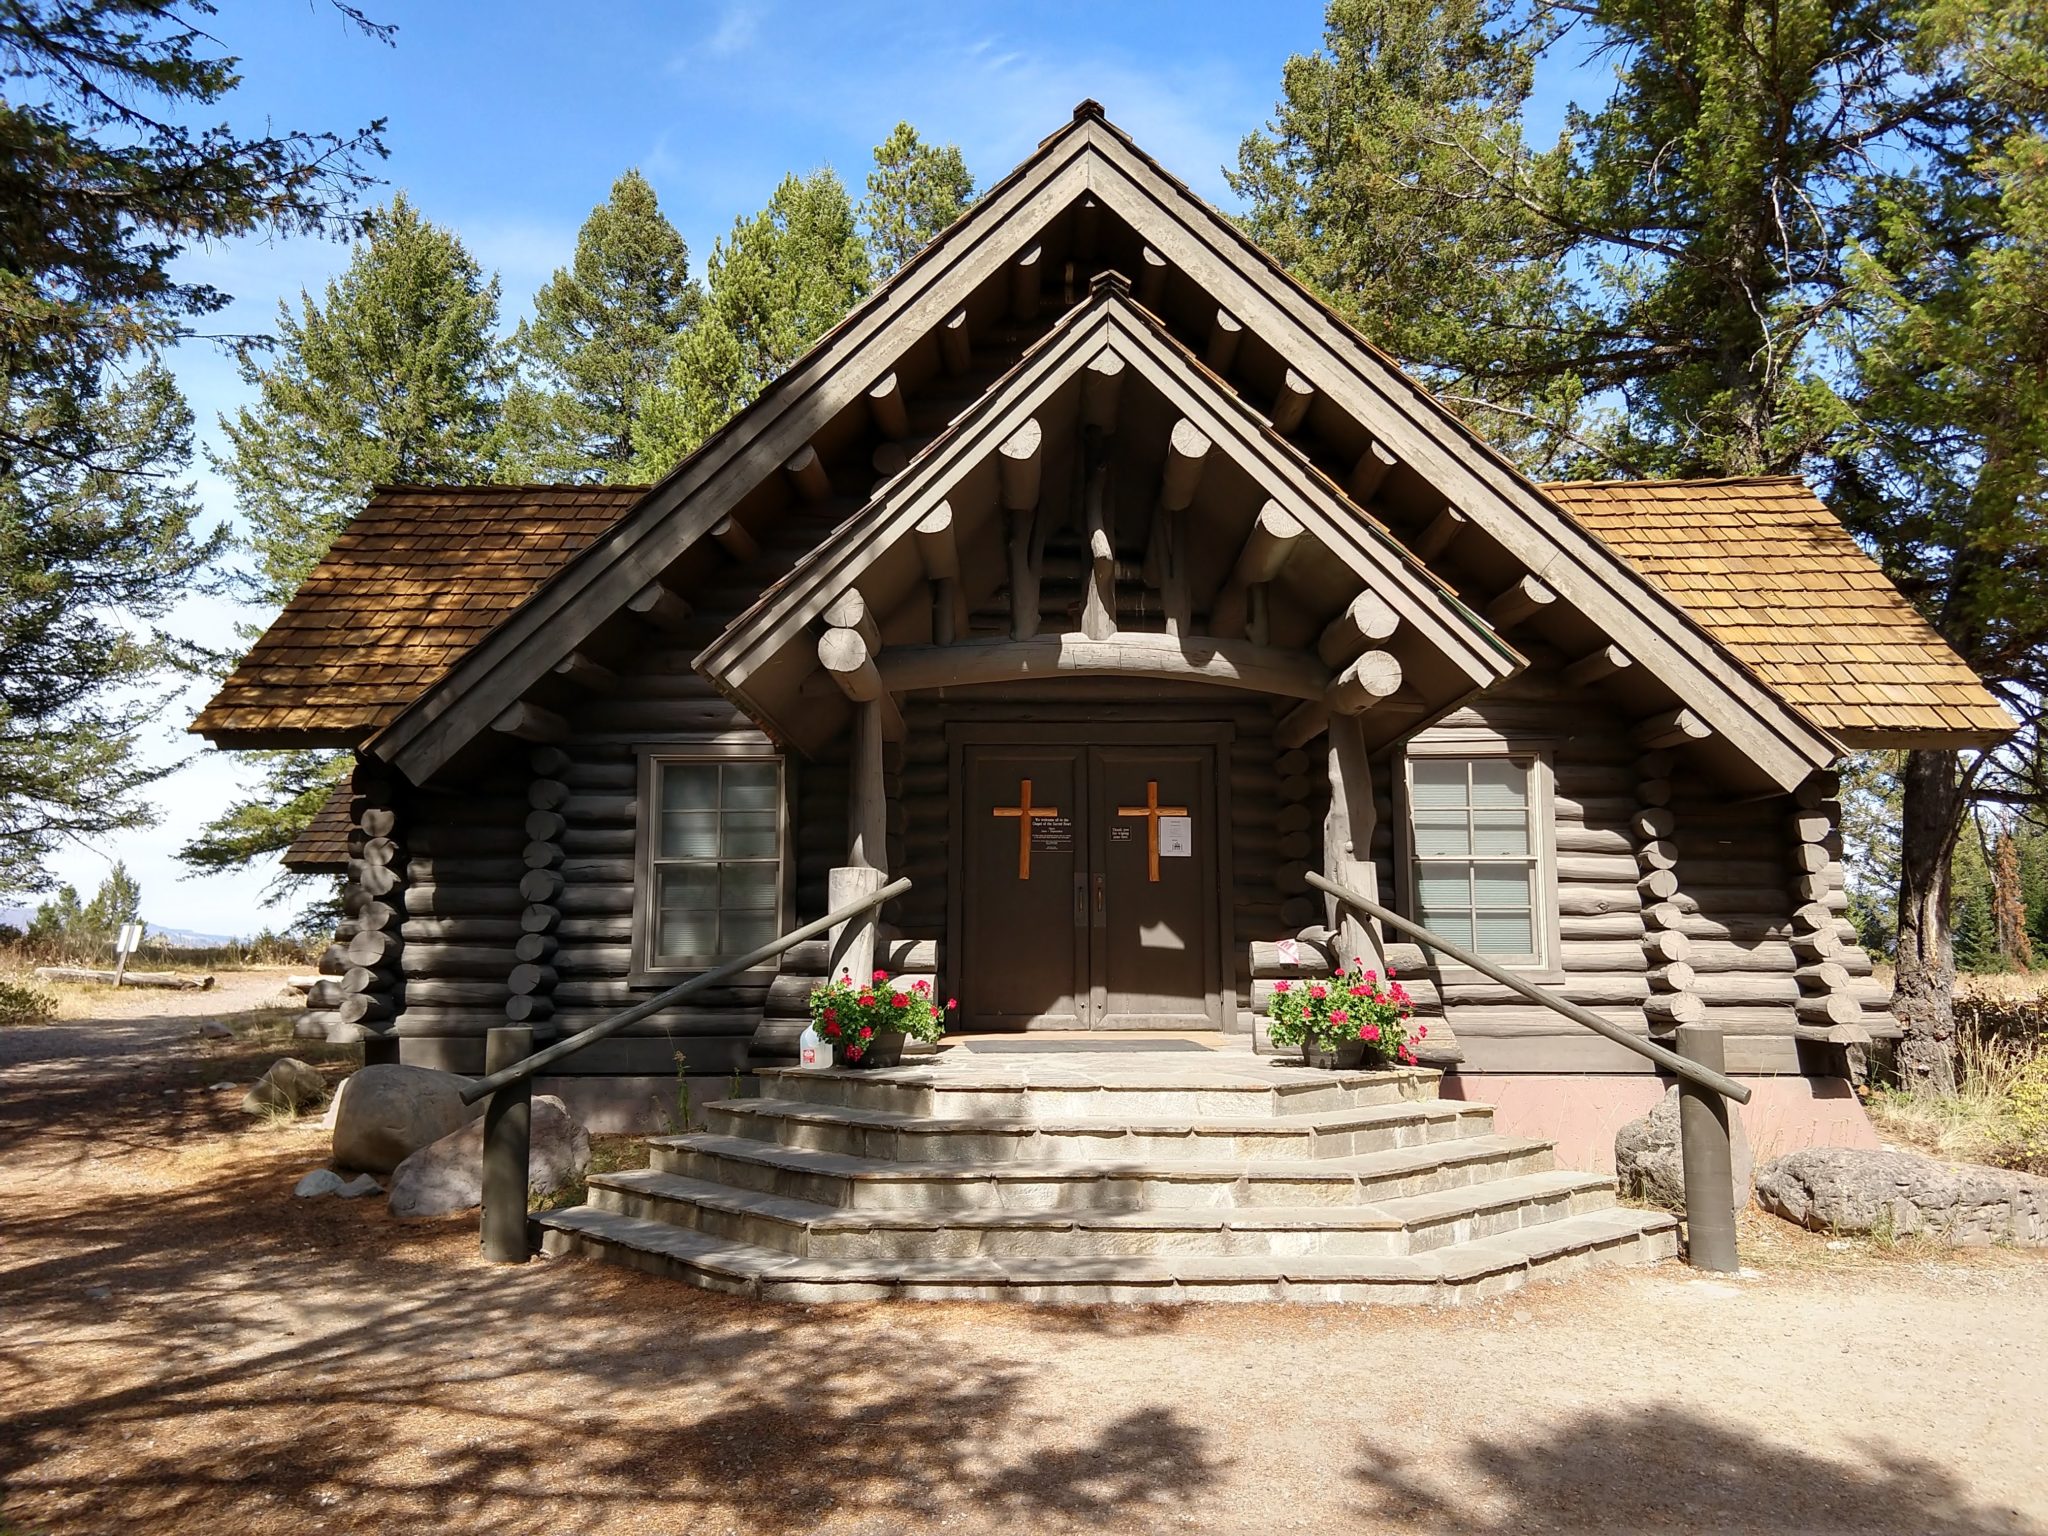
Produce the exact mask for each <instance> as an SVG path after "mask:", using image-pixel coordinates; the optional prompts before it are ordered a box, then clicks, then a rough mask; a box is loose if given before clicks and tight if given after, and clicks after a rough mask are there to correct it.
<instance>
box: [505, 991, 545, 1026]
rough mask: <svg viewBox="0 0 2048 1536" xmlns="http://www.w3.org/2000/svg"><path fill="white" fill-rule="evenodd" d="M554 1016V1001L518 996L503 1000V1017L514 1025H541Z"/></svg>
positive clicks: (523, 995) (524, 995)
mask: <svg viewBox="0 0 2048 1536" xmlns="http://www.w3.org/2000/svg"><path fill="white" fill-rule="evenodd" d="M554 1016H555V1000H554V999H553V998H551V997H538V996H532V995H528V994H520V995H517V996H513V997H508V998H506V999H505V1017H506V1019H507V1020H508V1021H510V1022H511V1023H514V1024H543V1023H546V1022H547V1021H548V1020H549V1019H552V1018H553V1017H554Z"/></svg>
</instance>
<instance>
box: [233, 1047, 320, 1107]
mask: <svg viewBox="0 0 2048 1536" xmlns="http://www.w3.org/2000/svg"><path fill="white" fill-rule="evenodd" d="M326 1097H327V1079H326V1078H324V1077H322V1076H321V1075H320V1074H319V1073H318V1072H316V1071H314V1070H313V1069H312V1068H311V1067H309V1066H307V1065H306V1064H305V1063H304V1062H303V1061H300V1060H299V1059H298V1057H296V1056H283V1057H280V1058H279V1059H278V1060H276V1061H274V1062H272V1063H271V1064H270V1070H269V1071H268V1072H265V1073H264V1074H263V1075H262V1076H261V1077H259V1078H257V1079H256V1086H255V1087H253V1088H251V1089H250V1090H249V1091H248V1093H246V1094H244V1095H243V1096H242V1112H243V1113H244V1114H250V1115H267V1114H276V1113H280V1112H281V1113H284V1114H292V1115H296V1114H297V1113H298V1112H299V1111H300V1110H302V1109H304V1108H305V1107H306V1106H307V1105H308V1104H318V1103H319V1102H320V1101H321V1100H322V1099H324V1098H326Z"/></svg>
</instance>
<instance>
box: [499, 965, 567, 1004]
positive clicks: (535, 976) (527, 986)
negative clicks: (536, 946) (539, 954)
mask: <svg viewBox="0 0 2048 1536" xmlns="http://www.w3.org/2000/svg"><path fill="white" fill-rule="evenodd" d="M557 979H558V977H557V975H556V972H555V968H554V967H553V966H551V965H540V964H535V963H527V962H523V963H521V964H519V965H515V966H513V967H512V973H511V975H510V976H509V977H508V978H507V980H506V985H507V986H508V987H509V988H510V989H511V991H512V994H513V995H514V996H515V997H525V996H529V995H531V994H533V993H536V992H552V991H554V990H555V983H556V981H557Z"/></svg>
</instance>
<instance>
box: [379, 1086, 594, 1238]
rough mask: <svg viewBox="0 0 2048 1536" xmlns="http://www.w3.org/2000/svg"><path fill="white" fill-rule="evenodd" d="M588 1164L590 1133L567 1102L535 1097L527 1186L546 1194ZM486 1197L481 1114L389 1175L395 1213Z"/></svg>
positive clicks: (459, 1205)
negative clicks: (479, 1118)
mask: <svg viewBox="0 0 2048 1536" xmlns="http://www.w3.org/2000/svg"><path fill="white" fill-rule="evenodd" d="M589 1168H590V1134H589V1132H587V1131H585V1130H584V1129H583V1127H582V1125H581V1124H579V1123H578V1122H577V1120H576V1117H575V1116H573V1115H571V1114H570V1113H569V1107H568V1106H567V1105H566V1104H564V1103H563V1102H562V1101H561V1100H560V1099H558V1098H554V1097H553V1096H551V1095H548V1094H539V1095H536V1096H535V1098H534V1100H533V1133H532V1145H531V1150H530V1152H529V1153H528V1156H527V1160H526V1183H527V1189H528V1190H529V1191H530V1192H531V1193H533V1194H545V1193H547V1192H548V1191H549V1190H552V1189H559V1188H561V1187H562V1186H563V1185H564V1184H569V1183H573V1182H575V1181H576V1180H579V1179H581V1178H582V1177H583V1175H584V1174H585V1173H586V1172H588V1171H589ZM483 1199H484V1128H483V1122H482V1121H481V1120H476V1121H472V1122H470V1123H469V1124H468V1125H465V1126H463V1127H462V1128H461V1129H460V1130H458V1131H455V1132H453V1133H451V1134H450V1135H447V1136H444V1137H442V1138H441V1139H440V1140H439V1141H437V1142H435V1143H434V1144H433V1145H432V1146H428V1147H422V1148H420V1150H419V1151H417V1152H415V1153H413V1154H412V1156H410V1157H408V1158H407V1159H406V1160H405V1161H404V1162H402V1163H400V1164H399V1165H398V1170H397V1172H395V1173H393V1174H392V1175H391V1214H392V1215H394V1216H448V1215H452V1214H454V1213H455V1212H457V1211H467V1210H473V1209H475V1208H476V1207H477V1206H479V1205H481V1204H483Z"/></svg>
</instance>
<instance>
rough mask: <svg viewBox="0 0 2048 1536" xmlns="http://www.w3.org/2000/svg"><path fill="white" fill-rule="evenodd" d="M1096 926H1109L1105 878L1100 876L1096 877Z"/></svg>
mask: <svg viewBox="0 0 2048 1536" xmlns="http://www.w3.org/2000/svg"><path fill="white" fill-rule="evenodd" d="M1095 926H1096V927H1098V928H1106V927H1108V926H1109V908H1108V900H1107V896H1106V894H1105V887H1104V883H1103V878H1102V876H1100V875H1097V876H1096V877H1095Z"/></svg>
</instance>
